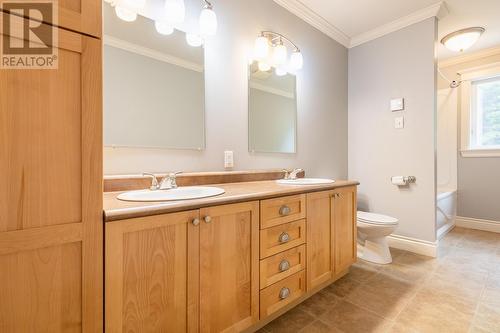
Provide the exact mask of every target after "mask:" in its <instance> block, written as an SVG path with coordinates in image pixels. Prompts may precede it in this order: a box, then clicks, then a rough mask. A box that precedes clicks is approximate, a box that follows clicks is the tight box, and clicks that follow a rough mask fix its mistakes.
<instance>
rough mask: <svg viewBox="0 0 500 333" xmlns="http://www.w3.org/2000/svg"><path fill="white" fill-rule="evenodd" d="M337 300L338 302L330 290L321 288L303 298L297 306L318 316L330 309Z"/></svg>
mask: <svg viewBox="0 0 500 333" xmlns="http://www.w3.org/2000/svg"><path fill="white" fill-rule="evenodd" d="M337 302H339V298H338V297H337V296H335V295H334V294H333V293H331V292H327V291H324V290H322V291H320V292H318V293H317V294H316V295H314V296H311V297H310V298H308V299H307V300H305V301H304V302H303V303H302V304H300V305H299V306H298V307H299V308H300V309H301V310H303V311H305V312H307V313H309V314H311V315H313V316H316V317H319V316H321V315H322V314H324V313H325V312H327V311H328V310H329V309H331V308H332V307H333V306H334V305H335V304H337Z"/></svg>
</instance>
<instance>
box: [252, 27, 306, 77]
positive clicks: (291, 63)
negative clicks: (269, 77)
mask: <svg viewBox="0 0 500 333" xmlns="http://www.w3.org/2000/svg"><path fill="white" fill-rule="evenodd" d="M284 42H287V43H288V44H290V45H291V46H292V47H293V52H292V55H291V56H290V59H288V49H287V47H286V46H285V44H284ZM253 58H254V59H255V60H257V61H259V70H261V71H269V70H270V69H271V67H274V68H275V69H276V75H279V76H283V75H286V73H287V72H288V71H297V70H300V69H302V67H303V65H304V58H303V57H302V53H301V52H300V49H299V48H298V46H297V45H296V44H295V43H294V42H292V41H291V40H290V39H288V38H287V37H285V36H284V35H282V34H280V33H277V32H274V31H262V32H261V33H260V34H259V37H257V39H256V40H255V46H254V51H253ZM266 68H267V70H266Z"/></svg>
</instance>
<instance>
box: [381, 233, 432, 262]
mask: <svg viewBox="0 0 500 333" xmlns="http://www.w3.org/2000/svg"><path fill="white" fill-rule="evenodd" d="M387 240H388V243H389V246H390V247H394V248H396V249H399V250H404V251H408V252H413V253H417V254H421V255H424V256H428V257H432V258H436V257H437V252H438V251H437V249H438V243H437V242H429V241H425V240H421V239H416V238H411V237H405V236H398V235H390V236H389V237H388V238H387Z"/></svg>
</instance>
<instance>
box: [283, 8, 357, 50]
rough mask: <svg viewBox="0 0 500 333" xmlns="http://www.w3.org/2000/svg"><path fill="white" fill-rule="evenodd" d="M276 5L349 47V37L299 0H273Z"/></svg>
mask: <svg viewBox="0 0 500 333" xmlns="http://www.w3.org/2000/svg"><path fill="white" fill-rule="evenodd" d="M274 2H276V3H277V4H278V5H280V6H281V7H283V8H285V9H286V10H288V11H289V12H290V13H292V14H294V15H295V16H297V17H299V18H300V19H302V20H304V21H305V22H307V23H309V24H310V25H312V26H313V27H315V28H316V29H318V30H319V31H321V32H322V33H324V34H325V35H327V36H328V37H330V38H332V39H333V40H335V41H337V42H339V43H340V44H342V45H343V46H345V47H346V48H349V45H350V38H349V36H347V35H346V34H345V33H344V32H342V31H341V30H340V29H338V28H337V27H335V26H334V25H333V24H331V23H330V22H328V21H327V20H326V19H325V18H323V17H322V16H321V15H319V14H317V13H315V12H314V11H313V10H311V9H310V8H309V7H307V6H306V5H304V4H303V3H302V2H300V1H299V0H274Z"/></svg>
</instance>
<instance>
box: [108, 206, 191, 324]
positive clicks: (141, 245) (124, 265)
mask: <svg viewBox="0 0 500 333" xmlns="http://www.w3.org/2000/svg"><path fill="white" fill-rule="evenodd" d="M198 223H199V220H198V211H197V210H195V211H189V212H182V213H175V214H166V215H158V216H152V217H145V218H137V219H131V220H124V221H117V222H108V223H107V224H106V287H105V290H106V331H107V332H172V333H184V332H198V304H199V300H198V290H199V289H198V288H199V287H198V283H199V280H198V277H199V269H198V265H199V262H198V258H199V247H198V244H199V229H200V228H199V226H197V224H198Z"/></svg>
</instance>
